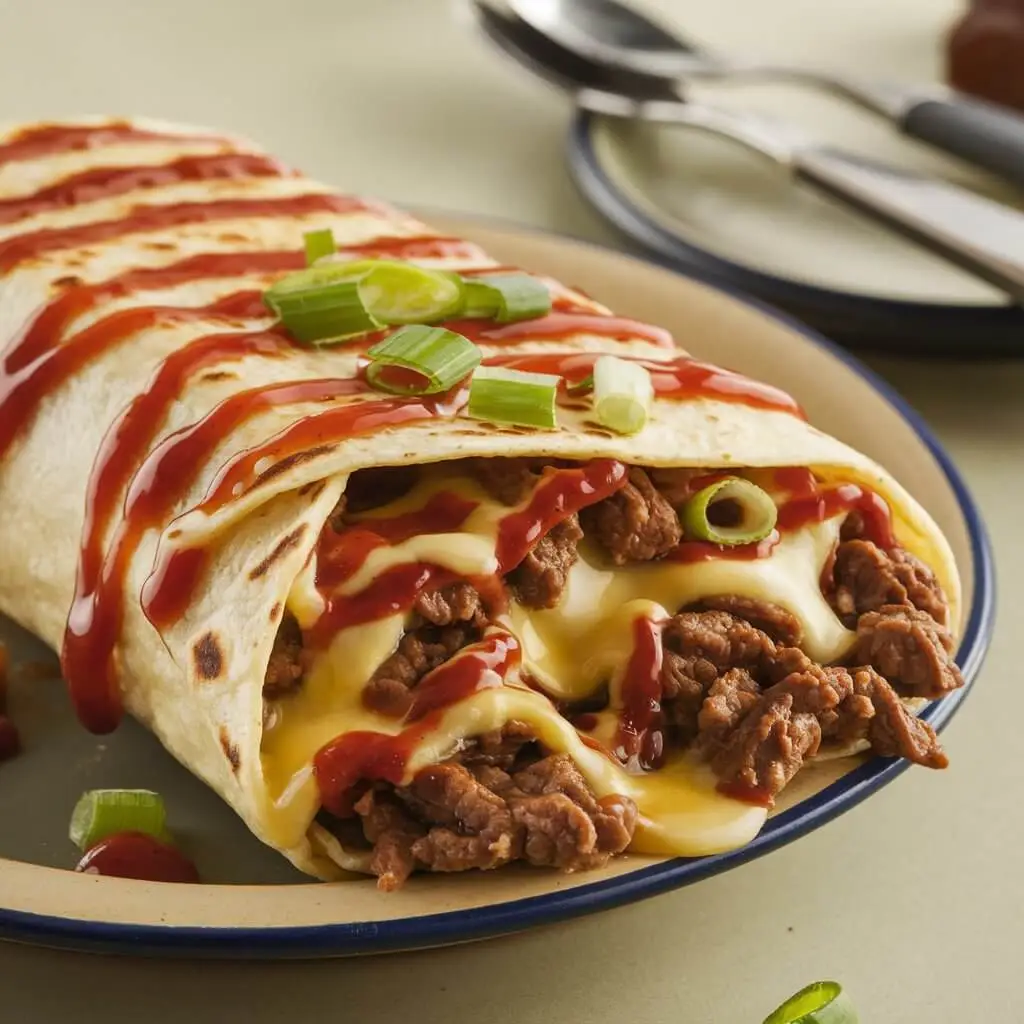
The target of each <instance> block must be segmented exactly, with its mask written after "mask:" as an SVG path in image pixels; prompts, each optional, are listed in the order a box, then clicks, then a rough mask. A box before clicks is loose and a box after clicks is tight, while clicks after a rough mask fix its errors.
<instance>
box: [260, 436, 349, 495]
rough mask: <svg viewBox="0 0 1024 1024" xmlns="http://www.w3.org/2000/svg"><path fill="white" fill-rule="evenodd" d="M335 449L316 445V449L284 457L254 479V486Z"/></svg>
mask: <svg viewBox="0 0 1024 1024" xmlns="http://www.w3.org/2000/svg"><path fill="white" fill-rule="evenodd" d="M335 447H336V445H333V444H321V445H317V447H316V448H307V449H306V450H305V451H304V452H295V453H294V454H293V455H286V456H285V457H284V458H283V459H280V460H279V461H277V462H275V463H274V464H273V465H272V466H271V467H270V468H269V469H267V470H264V471H263V472H262V473H260V475H259V476H258V477H256V486H259V485H260V484H263V483H266V482H267V481H268V480H271V479H273V478H274V477H275V476H280V475H281V474H282V473H284V472H285V471H286V470H289V469H291V468H292V466H298V465H300V464H301V463H303V462H309V461H310V460H311V459H315V458H317V457H319V456H320V455H326V454H327V453H328V452H332V451H334V449H335Z"/></svg>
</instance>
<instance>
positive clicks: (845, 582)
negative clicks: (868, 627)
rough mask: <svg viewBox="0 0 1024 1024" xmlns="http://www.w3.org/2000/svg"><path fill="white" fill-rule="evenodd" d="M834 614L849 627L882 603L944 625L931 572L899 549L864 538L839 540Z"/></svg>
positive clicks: (944, 605)
mask: <svg viewBox="0 0 1024 1024" xmlns="http://www.w3.org/2000/svg"><path fill="white" fill-rule="evenodd" d="M833 575H834V579H835V592H834V594H833V595H832V601H833V605H834V607H835V609H836V614H837V615H838V616H839V617H840V618H841V619H842V620H843V622H844V623H845V624H846V625H847V626H848V627H849V628H850V629H852V628H854V626H855V625H856V623H857V616H858V615H863V614H864V613H865V612H875V611H878V610H879V609H880V608H881V607H882V606H883V605H898V604H902V605H911V606H912V607H914V608H917V609H919V610H920V611H922V612H925V613H926V614H927V615H929V616H931V618H933V619H934V620H935V621H936V622H938V623H940V624H942V625H945V623H946V618H947V615H948V611H947V608H948V606H947V603H946V597H945V595H944V594H943V592H942V587H941V586H940V585H939V581H938V580H937V579H936V578H935V574H934V573H933V572H932V571H931V570H930V569H929V568H928V567H927V566H925V565H923V564H922V563H921V562H919V561H918V560H917V559H916V558H914V556H913V555H911V554H909V553H907V552H906V551H902V550H899V549H897V550H895V551H892V552H886V551H883V550H882V549H881V548H880V547H878V546H877V545H876V544H873V543H872V542H871V541H868V540H860V539H854V540H847V541H843V542H842V543H841V544H840V545H839V548H838V550H837V551H836V559H835V566H834V569H833Z"/></svg>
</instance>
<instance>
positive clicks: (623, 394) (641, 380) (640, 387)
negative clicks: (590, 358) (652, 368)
mask: <svg viewBox="0 0 1024 1024" xmlns="http://www.w3.org/2000/svg"><path fill="white" fill-rule="evenodd" d="M653 399H654V386H653V385H652V384H651V375H650V374H649V373H648V372H647V370H646V369H645V368H644V367H643V366H641V365H640V364H639V363H631V362H630V361H629V360H627V359H619V358H618V357H616V356H600V357H599V358H598V359H597V361H596V362H595V363H594V415H595V416H596V417H597V422H598V423H600V424H601V425H602V426H604V427H607V428H608V429H609V430H614V431H615V432H616V433H617V434H635V433H637V431H639V430H643V428H644V425H645V424H646V423H647V416H648V413H649V412H650V409H651V401H652V400H653Z"/></svg>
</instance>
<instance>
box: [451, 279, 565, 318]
mask: <svg viewBox="0 0 1024 1024" xmlns="http://www.w3.org/2000/svg"><path fill="white" fill-rule="evenodd" d="M550 312H551V292H550V291H549V290H548V287H547V285H546V284H544V282H543V281H538V280H537V278H535V277H531V276H530V275H529V274H488V275H486V276H484V277H474V278H470V279H469V280H467V281H466V293H465V302H464V306H463V310H462V315H463V316H466V317H487V318H493V319H495V320H497V321H498V323H501V324H509V323H512V322H513V321H515V320H532V319H533V318H534V317H538V316H546V315H547V314H548V313H550Z"/></svg>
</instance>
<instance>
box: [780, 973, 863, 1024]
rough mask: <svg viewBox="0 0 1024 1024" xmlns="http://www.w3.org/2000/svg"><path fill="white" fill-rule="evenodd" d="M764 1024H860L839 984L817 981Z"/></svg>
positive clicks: (803, 989) (790, 999)
mask: <svg viewBox="0 0 1024 1024" xmlns="http://www.w3.org/2000/svg"><path fill="white" fill-rule="evenodd" d="M764 1024H858V1017H857V1011H856V1010H855V1009H854V1008H853V1003H851V1002H850V998H849V996H847V994H846V993H845V992H844V991H843V987H842V985H840V984H839V982H837V981H816V982H814V983H813V984H811V985H808V986H807V987H806V988H802V989H801V990H800V991H799V992H797V994H796V995H795V996H791V997H790V998H789V999H787V1000H786V1001H785V1002H784V1003H783V1004H782V1005H781V1006H780V1007H779V1008H778V1009H777V1010H776V1011H775V1012H774V1013H772V1014H770V1015H769V1016H768V1017H766V1018H765V1021H764Z"/></svg>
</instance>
